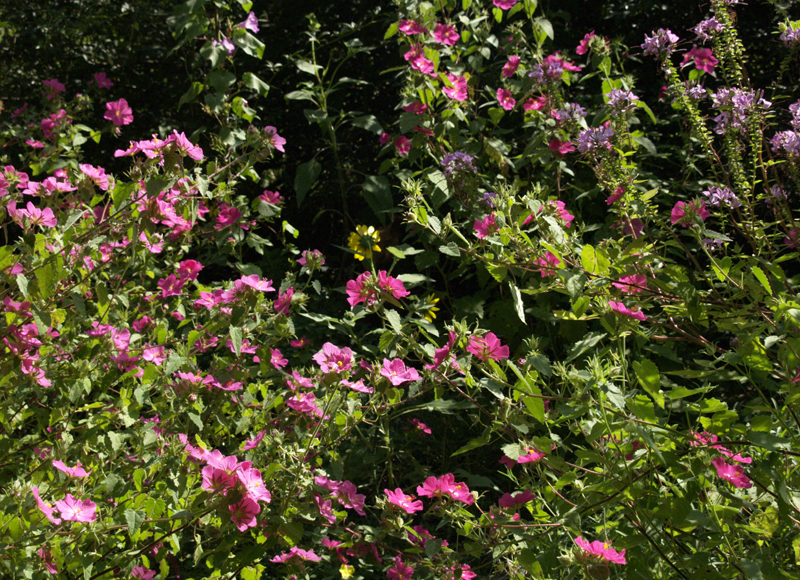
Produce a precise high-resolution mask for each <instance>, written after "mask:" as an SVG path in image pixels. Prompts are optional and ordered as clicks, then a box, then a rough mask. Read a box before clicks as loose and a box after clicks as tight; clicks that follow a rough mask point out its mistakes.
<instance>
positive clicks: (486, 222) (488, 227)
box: [472, 213, 498, 240]
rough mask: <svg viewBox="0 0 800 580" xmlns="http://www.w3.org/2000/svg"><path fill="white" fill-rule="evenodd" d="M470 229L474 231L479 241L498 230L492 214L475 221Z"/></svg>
mask: <svg viewBox="0 0 800 580" xmlns="http://www.w3.org/2000/svg"><path fill="white" fill-rule="evenodd" d="M472 229H473V230H475V235H476V236H477V237H478V239H479V240H482V239H484V238H485V237H487V236H490V235H492V234H493V233H495V232H496V231H497V229H498V228H497V222H496V220H495V217H494V214H493V213H492V214H489V215H487V216H486V217H484V218H483V219H482V220H475V223H474V224H472Z"/></svg>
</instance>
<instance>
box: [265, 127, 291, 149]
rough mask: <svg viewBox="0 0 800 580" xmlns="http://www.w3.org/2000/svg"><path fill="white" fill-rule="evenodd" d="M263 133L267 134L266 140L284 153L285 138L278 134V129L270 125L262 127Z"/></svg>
mask: <svg viewBox="0 0 800 580" xmlns="http://www.w3.org/2000/svg"><path fill="white" fill-rule="evenodd" d="M264 133H265V134H266V135H267V140H268V141H269V142H270V144H271V145H272V146H273V147H275V149H277V150H278V151H280V152H281V153H285V151H284V148H283V146H284V145H286V139H284V138H283V137H281V136H280V135H278V130H277V129H276V128H275V127H272V126H271V125H267V126H266V127H264Z"/></svg>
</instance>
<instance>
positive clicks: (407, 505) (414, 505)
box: [383, 487, 424, 514]
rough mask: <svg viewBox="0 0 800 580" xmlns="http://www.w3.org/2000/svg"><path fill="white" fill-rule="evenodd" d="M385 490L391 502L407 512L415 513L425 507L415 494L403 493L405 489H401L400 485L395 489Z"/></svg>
mask: <svg viewBox="0 0 800 580" xmlns="http://www.w3.org/2000/svg"><path fill="white" fill-rule="evenodd" d="M383 491H384V493H386V496H387V497H388V498H389V503H391V504H394V505H396V506H397V507H399V508H402V509H403V511H405V512H406V513H407V514H413V513H414V512H421V511H422V510H423V509H424V508H423V507H422V501H420V500H418V499H417V498H416V497H414V496H413V495H406V494H405V493H403V490H402V489H400V488H399V487H398V488H397V489H395V490H394V491H389V490H388V489H384V490H383ZM414 500H416V501H414Z"/></svg>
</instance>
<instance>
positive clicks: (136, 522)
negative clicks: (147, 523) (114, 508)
mask: <svg viewBox="0 0 800 580" xmlns="http://www.w3.org/2000/svg"><path fill="white" fill-rule="evenodd" d="M144 519H145V513H144V512H143V511H141V510H131V509H128V510H125V521H126V522H128V533H129V534H130V535H131V537H133V536H135V535H136V533H137V532H138V531H139V528H141V527H142V522H144Z"/></svg>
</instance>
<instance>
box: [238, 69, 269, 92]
mask: <svg viewBox="0 0 800 580" xmlns="http://www.w3.org/2000/svg"><path fill="white" fill-rule="evenodd" d="M242 82H243V83H244V86H246V87H247V88H250V89H253V90H254V91H255V92H257V93H258V94H259V96H262V97H266V96H267V94H268V93H269V85H268V84H267V83H265V82H264V81H262V80H261V79H260V78H258V77H257V76H256V75H254V74H253V73H251V72H246V73H244V74H243V75H242Z"/></svg>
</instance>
